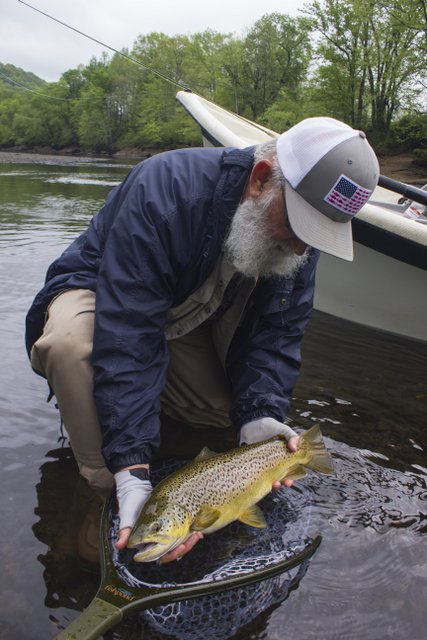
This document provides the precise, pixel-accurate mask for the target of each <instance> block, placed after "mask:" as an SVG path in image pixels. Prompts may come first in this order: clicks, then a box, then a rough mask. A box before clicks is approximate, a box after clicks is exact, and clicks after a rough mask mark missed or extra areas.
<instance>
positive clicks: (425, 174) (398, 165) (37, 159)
mask: <svg viewBox="0 0 427 640" xmlns="http://www.w3.org/2000/svg"><path fill="white" fill-rule="evenodd" d="M161 151H162V149H149V150H146V151H139V150H137V149H123V150H122V151H120V152H118V153H116V154H114V155H111V156H108V155H99V156H97V155H85V154H83V153H82V155H80V154H76V153H68V154H67V153H55V152H52V151H46V153H44V152H34V153H33V152H31V151H14V150H10V151H7V150H0V164H26V163H29V164H43V163H46V162H49V163H52V164H55V163H57V164H63V165H67V164H75V163H80V162H81V163H87V162H99V163H104V162H112V161H113V162H120V161H122V162H123V161H126V162H130V163H132V164H137V163H138V162H140V161H141V160H145V159H146V158H149V157H150V156H151V155H155V154H156V153H160V152H161ZM413 161H414V156H413V155H412V154H410V153H401V154H396V155H388V156H380V157H379V162H380V167H381V173H382V174H383V175H385V176H388V177H389V178H394V179H395V180H399V181H400V182H404V183H406V184H410V185H415V186H423V185H424V184H426V183H427V170H426V169H425V168H424V167H418V166H417V165H415V164H414V163H413Z"/></svg>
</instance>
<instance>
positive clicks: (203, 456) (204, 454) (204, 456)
mask: <svg viewBox="0 0 427 640" xmlns="http://www.w3.org/2000/svg"><path fill="white" fill-rule="evenodd" d="M217 455H218V454H217V453H215V451H211V450H210V449H208V447H203V449H202V450H201V451H200V453H198V454H197V456H196V457H195V458H194V462H196V461H197V462H200V460H208V459H209V458H213V457H214V456H217Z"/></svg>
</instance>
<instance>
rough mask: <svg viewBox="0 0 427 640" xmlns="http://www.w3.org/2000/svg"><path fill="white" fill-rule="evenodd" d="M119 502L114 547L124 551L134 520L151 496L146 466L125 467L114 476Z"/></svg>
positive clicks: (151, 488)
mask: <svg viewBox="0 0 427 640" xmlns="http://www.w3.org/2000/svg"><path fill="white" fill-rule="evenodd" d="M114 478H115V481H116V489H117V500H118V502H119V518H120V531H119V539H118V540H117V542H116V544H115V546H116V548H117V549H124V547H125V546H126V545H127V543H128V540H129V536H130V532H131V531H132V527H133V525H134V524H135V522H136V519H137V517H138V515H139V513H140V511H141V509H142V507H143V506H144V504H145V503H146V502H147V500H148V498H149V497H150V495H151V492H152V490H153V487H152V486H151V482H150V481H149V480H148V465H137V466H133V467H127V468H126V469H122V471H118V472H117V473H115V474H114Z"/></svg>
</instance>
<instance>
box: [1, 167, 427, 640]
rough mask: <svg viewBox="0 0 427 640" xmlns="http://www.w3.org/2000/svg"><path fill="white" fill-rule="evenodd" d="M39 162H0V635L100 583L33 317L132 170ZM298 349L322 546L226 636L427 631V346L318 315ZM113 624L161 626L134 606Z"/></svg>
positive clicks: (52, 615) (148, 635)
mask: <svg viewBox="0 0 427 640" xmlns="http://www.w3.org/2000/svg"><path fill="white" fill-rule="evenodd" d="M36 160H37V159H36V158H34V159H33V160H32V162H28V163H19V162H14V163H8V162H3V163H1V164H0V216H1V218H0V220H1V225H0V247H1V251H0V275H1V278H0V322H1V331H2V356H3V357H2V362H3V366H2V367H1V370H0V390H1V391H0V452H1V461H2V462H1V468H0V474H1V486H2V491H1V514H2V517H1V521H0V531H1V540H2V544H1V545H0V566H1V567H2V571H1V575H2V578H1V598H0V638H5V639H6V638H7V640H23V639H27V638H28V639H31V640H39V639H44V638H51V637H54V636H55V634H56V633H58V630H59V629H61V628H63V627H64V626H65V625H66V624H67V623H68V622H70V621H71V620H72V619H74V618H75V617H76V615H77V612H78V611H81V610H82V608H84V607H85V606H87V604H88V603H89V601H90V600H91V598H92V596H93V595H94V593H95V591H96V587H97V584H98V577H99V576H98V575H97V572H96V571H94V570H90V569H89V567H88V566H85V565H84V564H82V563H80V562H79V561H78V558H77V556H76V551H75V544H76V543H75V538H76V531H77V529H78V525H79V522H80V520H79V518H81V513H80V511H81V510H80V511H79V504H80V503H79V498H78V496H79V495H80V494H79V493H78V490H77V489H76V487H77V488H78V486H79V483H78V480H77V473H76V468H75V464H74V462H73V459H72V456H71V453H70V449H69V448H68V446H67V441H66V440H64V439H63V438H61V433H60V430H59V417H58V413H57V410H56V409H55V406H54V402H51V403H47V402H46V398H47V388H46V383H45V382H44V381H43V380H42V379H41V378H39V377H37V376H36V375H35V374H34V373H32V371H31V369H30V366H29V363H28V360H27V357H26V354H25V350H24V318H25V313H26V310H27V308H28V306H29V305H30V303H31V300H32V298H33V296H34V295H35V293H36V292H37V291H38V289H39V288H40V286H41V285H42V282H43V278H44V275H45V271H46V268H47V266H48V265H49V263H50V262H51V261H52V260H53V259H54V258H55V257H56V256H57V255H58V254H59V253H60V251H61V250H62V249H63V248H64V247H65V246H67V245H68V244H69V242H70V241H71V240H72V239H73V238H74V237H75V236H76V235H77V234H78V233H79V232H80V231H81V230H83V229H84V228H85V226H86V225H87V222H88V220H89V219H90V217H91V215H93V214H94V213H95V212H96V211H97V210H98V208H99V206H100V205H101V204H102V202H103V200H104V198H105V196H106V194H107V192H108V191H109V190H110V189H111V187H112V186H113V185H114V184H116V183H118V182H119V181H120V180H121V179H122V177H123V176H124V175H125V174H126V173H127V171H128V170H129V168H130V164H126V163H122V164H114V163H109V162H106V161H95V160H86V161H85V160H77V159H71V158H70V159H67V160H65V159H57V160H51V161H49V162H46V161H43V160H42V159H41V160H39V161H36ZM426 322H427V318H426ZM303 355H304V362H303V367H302V372H301V377H300V381H299V382H298V385H297V387H296V388H295V393H294V395H295V397H294V401H293V408H292V416H293V417H294V418H295V420H296V421H297V422H298V424H300V425H301V426H302V427H304V428H308V427H310V426H311V425H312V424H314V423H315V422H319V423H320V424H321V427H322V431H323V433H324V435H325V436H326V442H327V445H328V447H329V448H330V450H331V452H332V454H333V457H334V466H335V475H334V476H331V477H327V478H325V477H322V478H319V479H318V478H314V479H313V480H311V483H312V485H311V486H312V487H314V489H313V490H314V494H315V499H314V505H313V507H312V511H313V512H312V515H311V518H312V522H315V523H316V525H315V526H316V530H317V531H316V533H320V534H321V536H322V543H321V545H320V547H319V549H318V551H317V552H316V554H315V556H314V557H313V558H312V560H311V562H310V564H309V567H308V569H307V571H306V573H305V575H304V576H303V577H302V579H301V580H299V581H298V582H297V583H296V584H294V585H293V588H292V589H290V590H289V593H287V594H286V597H285V598H284V599H282V601H281V602H280V603H276V604H275V605H274V606H272V607H270V608H268V609H267V610H266V611H264V612H263V613H261V614H259V615H256V616H255V617H253V616H252V618H253V619H251V616H249V618H247V620H249V622H248V621H247V620H246V621H243V622H242V627H241V628H240V629H239V630H238V631H237V632H236V630H235V629H234V630H233V633H232V635H227V636H226V635H224V640H225V637H230V638H231V637H233V638H239V639H243V638H245V639H248V638H250V639H251V640H261V639H262V640H279V639H280V640H287V639H288V638H289V639H290V638H292V637H294V636H295V635H297V636H298V638H299V640H342V639H343V638H346V639H347V640H350V639H354V640H356V639H357V640H364V639H366V640H400V639H402V640H403V639H405V640H406V639H407V638H410V639H411V640H424V639H425V637H426V633H427V632H426V629H427V606H426V602H427V601H426V594H427V545H426V542H427V539H426V533H427V515H426V511H427V489H426V474H427V459H426V448H427V428H426V423H427V375H426V373H427V367H426V365H427V345H423V344H419V343H416V342H412V341H410V340H406V339H400V338H397V337H394V336H390V335H387V334H384V333H381V332H379V331H374V330H371V329H366V328H363V327H360V326H358V325H355V324H353V323H349V322H343V321H340V320H337V319H335V318H332V317H331V316H328V315H326V314H321V313H317V312H315V313H314V314H313V318H312V322H311V324H310V327H309V328H308V330H307V332H306V336H305V339H304V344H303ZM301 482H302V483H304V482H306V481H305V480H303V481H301ZM309 482H310V481H309ZM76 496H77V497H76ZM77 503H79V504H77ZM220 615H221V613H220V612H216V616H217V617H216V620H217V624H219V621H220V618H219V617H220ZM214 627H215V618H214V619H213V620H212V627H211V628H212V629H214ZM224 633H225V632H224ZM105 637H106V638H116V639H125V638H126V639H128V640H129V639H133V638H137V637H143V638H145V639H148V640H150V639H152V638H159V637H163V636H162V635H159V632H158V631H155V630H152V629H151V628H150V627H148V626H147V625H146V624H145V623H144V622H143V621H141V620H140V619H139V618H137V617H136V616H135V617H134V618H129V620H128V621H127V622H125V623H122V624H121V625H119V626H118V627H117V628H116V629H115V630H114V631H112V632H109V633H108V634H106V636H105ZM165 637H166V636H165ZM176 637H180V636H179V629H178V630H177V631H176ZM200 637H203V638H204V639H205V640H208V638H209V633H207V632H206V630H204V631H203V636H202V635H201V636H200ZM184 638H185V636H184Z"/></svg>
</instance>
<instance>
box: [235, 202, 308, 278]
mask: <svg viewBox="0 0 427 640" xmlns="http://www.w3.org/2000/svg"><path fill="white" fill-rule="evenodd" d="M271 200H272V195H269V194H268V193H266V195H262V196H260V197H259V198H257V199H256V200H254V199H251V198H250V199H248V200H245V202H243V203H242V204H240V205H239V206H238V207H237V209H236V213H235V214H234V217H233V220H232V222H231V227H230V232H229V234H228V236H227V238H226V240H225V244H224V247H225V251H226V254H227V256H228V259H229V260H230V262H231V264H232V265H233V266H234V267H236V269H237V270H238V271H239V272H240V273H242V274H243V275H245V276H247V277H255V278H256V277H264V278H266V277H269V276H284V277H286V278H291V277H293V276H294V275H295V274H296V272H297V271H298V269H300V268H301V267H302V266H303V265H304V264H305V263H306V262H307V259H308V255H309V252H308V251H306V252H305V253H304V254H303V255H302V256H297V255H296V254H295V253H294V252H293V250H292V248H291V247H290V246H289V244H288V243H286V242H277V241H275V240H272V239H271V238H270V236H269V232H268V230H267V228H266V225H265V219H266V210H267V209H268V207H269V206H270V204H271Z"/></svg>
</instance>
